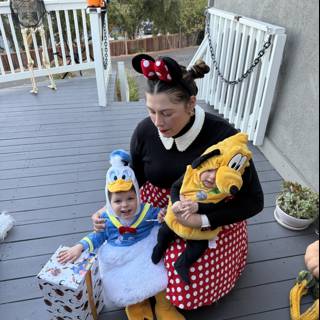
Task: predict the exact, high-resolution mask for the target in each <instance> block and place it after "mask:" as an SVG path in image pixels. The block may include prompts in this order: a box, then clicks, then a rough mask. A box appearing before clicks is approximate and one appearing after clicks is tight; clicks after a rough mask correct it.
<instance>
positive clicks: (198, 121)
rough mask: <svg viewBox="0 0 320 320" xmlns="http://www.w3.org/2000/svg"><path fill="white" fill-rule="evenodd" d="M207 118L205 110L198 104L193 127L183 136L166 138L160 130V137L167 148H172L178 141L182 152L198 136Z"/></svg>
mask: <svg viewBox="0 0 320 320" xmlns="http://www.w3.org/2000/svg"><path fill="white" fill-rule="evenodd" d="M204 118H205V112H204V110H203V109H202V108H201V107H200V106H198V105H196V107H195V120H194V123H193V125H192V127H191V128H190V129H189V130H188V131H187V132H186V133H185V134H183V135H182V136H180V137H178V138H176V139H174V138H166V137H164V136H163V135H162V134H161V133H160V131H159V137H160V140H161V142H162V143H163V145H164V147H165V148H166V149H167V150H170V149H171V148H172V146H173V143H174V142H175V143H176V146H177V149H178V151H180V152H183V151H185V150H186V149H187V148H188V147H189V146H190V145H191V144H192V142H193V141H194V140H195V139H196V138H197V136H198V134H199V133H200V131H201V129H202V126H203V123H204Z"/></svg>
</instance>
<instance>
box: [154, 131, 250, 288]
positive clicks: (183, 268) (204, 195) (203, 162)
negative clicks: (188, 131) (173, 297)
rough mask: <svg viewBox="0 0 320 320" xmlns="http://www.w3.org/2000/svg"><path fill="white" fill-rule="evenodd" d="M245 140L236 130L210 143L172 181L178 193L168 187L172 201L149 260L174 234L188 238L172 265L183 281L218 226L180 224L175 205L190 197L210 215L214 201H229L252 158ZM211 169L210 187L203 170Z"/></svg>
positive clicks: (157, 255) (162, 250) (156, 259)
mask: <svg viewBox="0 0 320 320" xmlns="http://www.w3.org/2000/svg"><path fill="white" fill-rule="evenodd" d="M247 143H248V136H247V135H246V134H244V133H238V134H236V135H234V136H231V137H229V138H226V139H225V140H223V141H221V142H219V143H218V144H216V145H213V146H211V147H209V148H208V149H207V150H206V151H205V152H204V153H203V154H202V155H201V156H200V157H199V158H197V159H195V160H194V162H193V163H192V165H189V166H187V169H186V172H185V174H184V176H183V177H181V178H180V179H179V180H178V181H177V182H176V183H174V185H173V189H172V191H175V190H176V191H177V193H178V194H177V195H175V194H174V193H175V192H172V191H171V201H170V202H169V205H168V208H167V214H166V216H165V223H164V224H163V225H162V227H161V228H160V230H159V235H158V244H157V246H156V247H155V248H154V250H153V254H152V261H153V262H154V263H158V262H159V261H160V259H161V257H162V256H163V254H164V253H165V251H166V249H167V248H168V246H169V244H170V242H171V241H173V240H174V239H175V238H176V237H177V236H179V237H181V238H183V239H185V240H187V245H186V249H185V251H184V252H183V253H182V255H181V256H180V257H179V258H178V260H177V261H176V263H175V265H174V268H175V270H176V271H177V272H178V274H179V275H180V277H181V278H182V279H183V280H184V282H186V283H189V268H190V267H191V266H192V264H193V263H194V262H196V261H197V260H198V258H200V257H201V256H202V254H203V253H204V251H205V250H206V249H207V248H208V241H207V240H212V239H215V238H216V236H217V235H218V233H219V232H220V231H221V227H219V228H216V229H214V230H211V229H210V228H209V230H206V231H204V230H202V229H196V228H190V227H186V226H183V225H181V224H180V223H179V222H178V220H177V218H176V214H177V213H175V206H174V205H175V204H178V201H179V198H180V200H182V199H188V200H192V202H194V203H198V205H197V211H198V210H199V211H200V212H201V214H206V215H210V213H214V210H215V204H216V203H219V202H221V201H226V200H227V201H232V200H231V199H232V197H233V196H234V195H236V193H237V192H238V191H239V190H240V189H241V187H242V184H243V180H242V174H243V173H244V170H245V168H246V167H248V166H249V161H250V159H251V158H252V153H251V151H250V150H249V149H248V146H247ZM210 171H215V181H214V179H213V180H212V181H214V182H213V183H212V186H211V187H210V188H209V187H206V185H205V180H204V175H203V174H204V173H206V172H210ZM179 202H180V201H179ZM197 211H193V213H197ZM226 214H227V213H226Z"/></svg>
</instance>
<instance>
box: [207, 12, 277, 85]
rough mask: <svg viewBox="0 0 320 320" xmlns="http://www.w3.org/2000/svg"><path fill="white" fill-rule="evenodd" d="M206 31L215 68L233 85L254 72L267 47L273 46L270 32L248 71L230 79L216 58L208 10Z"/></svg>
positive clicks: (227, 82)
mask: <svg viewBox="0 0 320 320" xmlns="http://www.w3.org/2000/svg"><path fill="white" fill-rule="evenodd" d="M238 18H239V17H238ZM206 31H207V35H208V42H209V48H210V53H211V58H212V62H213V65H214V68H215V69H216V71H217V74H218V77H220V78H221V80H222V81H223V82H224V83H226V84H228V85H232V86H234V85H237V84H239V83H241V82H242V81H243V80H245V79H246V78H247V77H248V76H249V75H250V74H251V73H252V71H253V70H254V69H255V67H256V66H257V65H258V64H259V63H260V62H261V59H262V57H263V56H264V54H265V53H266V51H267V49H268V48H269V47H270V46H271V37H272V36H271V34H269V35H268V40H267V41H266V42H265V43H264V45H263V48H262V49H261V50H260V51H259V52H258V55H257V57H256V58H255V59H254V60H253V62H252V64H251V65H250V67H249V68H248V69H247V71H245V72H244V73H243V74H242V75H241V77H239V78H238V79H236V80H228V79H226V78H225V77H224V76H223V74H222V72H221V71H220V69H219V65H218V61H217V59H216V55H215V52H214V49H213V44H212V39H211V32H210V13H209V11H208V10H207V12H206Z"/></svg>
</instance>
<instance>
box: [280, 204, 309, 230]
mask: <svg viewBox="0 0 320 320" xmlns="http://www.w3.org/2000/svg"><path fill="white" fill-rule="evenodd" d="M274 218H275V219H276V221H277V222H278V223H279V224H280V225H281V226H283V227H285V228H287V229H290V230H304V229H307V228H308V227H309V226H310V224H312V223H313V221H314V220H315V219H299V218H295V217H292V216H290V215H289V214H287V213H285V212H284V211H283V210H282V209H281V208H280V207H279V206H278V204H277V205H276V208H275V210H274Z"/></svg>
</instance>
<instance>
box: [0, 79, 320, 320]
mask: <svg viewBox="0 0 320 320" xmlns="http://www.w3.org/2000/svg"><path fill="white" fill-rule="evenodd" d="M0 111H1V112H0V211H2V210H6V211H8V212H9V213H11V214H12V215H13V216H14V218H15V219H16V222H17V223H16V226H15V227H14V228H13V229H12V230H11V231H10V233H9V235H8V237H7V238H6V239H5V241H4V242H1V243H0V318H1V319H4V320H31V319H32V320H44V319H47V314H46V311H45V308H44V304H43V302H42V299H41V292H40V290H39V288H38V286H37V284H36V279H35V275H36V274H37V273H38V272H39V270H40V269H41V267H42V266H43V265H44V264H45V262H46V261H47V260H48V258H49V257H50V256H51V254H52V253H53V252H54V251H55V250H56V248H57V247H58V246H59V245H60V244H66V245H71V244H73V243H74V242H76V241H77V240H78V239H80V238H81V237H82V236H83V235H84V234H86V233H87V232H89V231H90V230H91V220H90V215H91V213H93V212H94V211H95V210H96V209H98V208H100V207H101V206H102V205H103V204H104V191H103V190H104V175H105V171H106V169H107V167H108V162H107V156H108V153H109V152H110V151H111V150H112V149H114V148H119V147H122V148H128V143H129V139H130V135H131V133H132V130H133V129H134V127H135V125H136V123H137V122H138V121H139V120H140V119H141V118H143V117H144V116H145V114H146V111H145V108H144V103H143V102H137V103H131V104H122V103H113V104H112V105H111V106H109V107H108V108H106V109H104V108H101V107H98V106H97V95H96V86H95V79H73V80H69V81H66V82H63V84H62V83H59V89H58V91H57V92H51V91H50V90H49V89H48V88H46V87H45V86H40V91H39V94H38V96H32V95H30V94H29V93H28V88H27V87H22V88H8V89H2V90H0ZM253 152H254V161H255V164H256V167H257V170H258V172H259V177H260V179H261V182H262V185H263V189H264V192H265V209H264V210H263V212H262V213H261V214H259V215H258V216H256V217H254V218H252V219H250V220H249V242H250V244H249V258H248V266H247V268H246V270H245V272H244V274H243V275H242V277H241V279H240V281H239V282H238V284H237V287H236V288H235V289H234V290H233V291H232V292H231V293H230V294H229V295H228V296H226V297H225V298H224V299H223V300H221V301H220V302H219V303H218V304H216V305H214V306H212V307H209V308H203V309H200V310H196V311H194V312H189V313H187V314H186V318H187V319H188V320H192V319H202V320H209V319H215V320H227V319H229V320H230V319H246V320H267V319H268V320H269V319H270V320H271V319H281V320H287V319H289V311H288V310H289V309H288V305H289V302H288V293H289V289H290V287H291V286H292V285H293V281H294V278H295V277H296V275H297V273H298V271H299V270H300V269H302V268H303V267H304V263H303V253H304V251H305V248H306V246H307V245H308V244H309V243H310V242H311V241H313V240H314V239H315V238H316V236H315V234H314V231H313V229H312V228H310V229H308V230H306V231H303V232H294V231H289V230H286V229H284V228H282V227H280V226H279V225H278V224H277V223H276V222H275V221H274V218H273V210H274V202H275V197H276V194H277V192H278V191H279V187H280V182H281V177H280V176H279V174H278V173H277V172H276V170H274V168H273V167H272V166H271V165H270V163H269V162H268V161H267V160H266V159H265V157H264V156H263V155H262V153H261V152H260V151H259V150H258V149H256V148H253ZM100 319H105V320H122V319H126V317H125V315H124V313H123V311H116V312H104V313H102V314H101V316H100ZM168 320H170V319H168Z"/></svg>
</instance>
